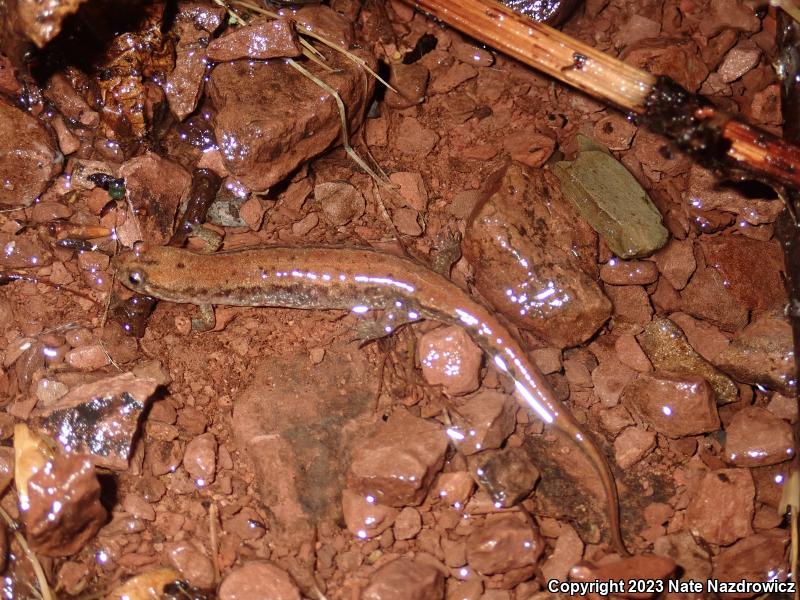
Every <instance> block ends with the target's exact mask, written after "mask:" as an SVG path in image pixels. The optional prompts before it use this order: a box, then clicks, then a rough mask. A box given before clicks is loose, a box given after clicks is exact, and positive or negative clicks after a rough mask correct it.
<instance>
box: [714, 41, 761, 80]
mask: <svg viewBox="0 0 800 600" xmlns="http://www.w3.org/2000/svg"><path fill="white" fill-rule="evenodd" d="M760 57H761V50H760V49H759V47H758V46H756V44H755V42H751V41H744V42H740V43H739V44H737V45H736V46H734V47H733V48H731V49H730V50H729V51H728V54H726V55H725V60H723V61H722V64H721V65H720V66H719V69H717V73H719V75H720V77H721V78H722V81H724V82H725V83H730V82H732V81H736V80H737V79H739V78H740V77H741V76H742V75H744V74H745V73H747V72H748V71H749V70H750V69H752V68H753V67H755V66H756V65H757V64H758V59H759V58H760Z"/></svg>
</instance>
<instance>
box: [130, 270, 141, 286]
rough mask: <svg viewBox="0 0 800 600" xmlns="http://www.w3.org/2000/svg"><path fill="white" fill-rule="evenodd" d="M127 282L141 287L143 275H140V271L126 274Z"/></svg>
mask: <svg viewBox="0 0 800 600" xmlns="http://www.w3.org/2000/svg"><path fill="white" fill-rule="evenodd" d="M128 281H130V282H131V285H142V283H143V282H144V275H142V272H141V271H131V272H130V273H128Z"/></svg>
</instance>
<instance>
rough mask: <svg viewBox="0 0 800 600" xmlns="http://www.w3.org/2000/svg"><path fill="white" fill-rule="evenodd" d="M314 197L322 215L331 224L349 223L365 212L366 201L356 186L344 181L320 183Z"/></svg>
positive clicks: (315, 189)
mask: <svg viewBox="0 0 800 600" xmlns="http://www.w3.org/2000/svg"><path fill="white" fill-rule="evenodd" d="M314 198H315V199H316V200H317V202H319V204H320V206H321V208H322V215H323V217H324V218H325V220H326V221H328V222H329V223H330V224H331V225H336V226H341V225H347V224H348V223H349V222H350V221H353V220H354V219H357V218H359V217H360V216H361V215H363V214H364V209H365V208H366V201H365V200H364V196H362V195H361V192H359V191H358V190H357V189H356V188H355V187H354V186H352V185H350V184H349V183H347V182H344V181H331V182H328V183H320V184H319V185H317V186H315V187H314Z"/></svg>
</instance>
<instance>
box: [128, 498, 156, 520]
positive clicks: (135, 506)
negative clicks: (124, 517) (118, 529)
mask: <svg viewBox="0 0 800 600" xmlns="http://www.w3.org/2000/svg"><path fill="white" fill-rule="evenodd" d="M122 508H124V509H125V512H127V513H128V514H130V515H132V516H134V517H136V518H137V519H142V520H143V521H155V520H156V512H155V510H154V509H153V507H152V506H150V504H148V503H147V501H146V500H145V499H144V498H142V497H141V496H137V495H136V494H127V495H126V496H125V498H123V500H122Z"/></svg>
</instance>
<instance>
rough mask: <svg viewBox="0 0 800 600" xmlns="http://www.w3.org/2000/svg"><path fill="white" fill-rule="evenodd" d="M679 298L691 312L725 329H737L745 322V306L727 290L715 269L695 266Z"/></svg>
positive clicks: (685, 308)
mask: <svg viewBox="0 0 800 600" xmlns="http://www.w3.org/2000/svg"><path fill="white" fill-rule="evenodd" d="M681 300H682V301H683V305H684V310H685V311H686V312H688V313H689V314H690V315H692V316H695V317H697V318H698V319H705V320H706V321H710V322H711V323H713V324H714V325H716V326H717V327H719V328H720V329H723V330H725V331H736V330H737V329H740V328H742V327H744V325H745V324H746V323H747V308H746V307H744V306H743V305H742V304H741V303H740V302H739V301H738V300H737V299H736V298H735V297H734V296H733V294H732V293H731V292H730V291H728V288H727V287H726V286H725V279H724V277H723V276H722V275H721V274H720V273H719V272H718V271H717V270H716V269H713V268H705V269H698V270H697V272H695V274H694V276H693V277H692V280H691V281H690V282H689V284H688V285H687V286H686V287H685V288H684V289H683V291H681Z"/></svg>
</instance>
